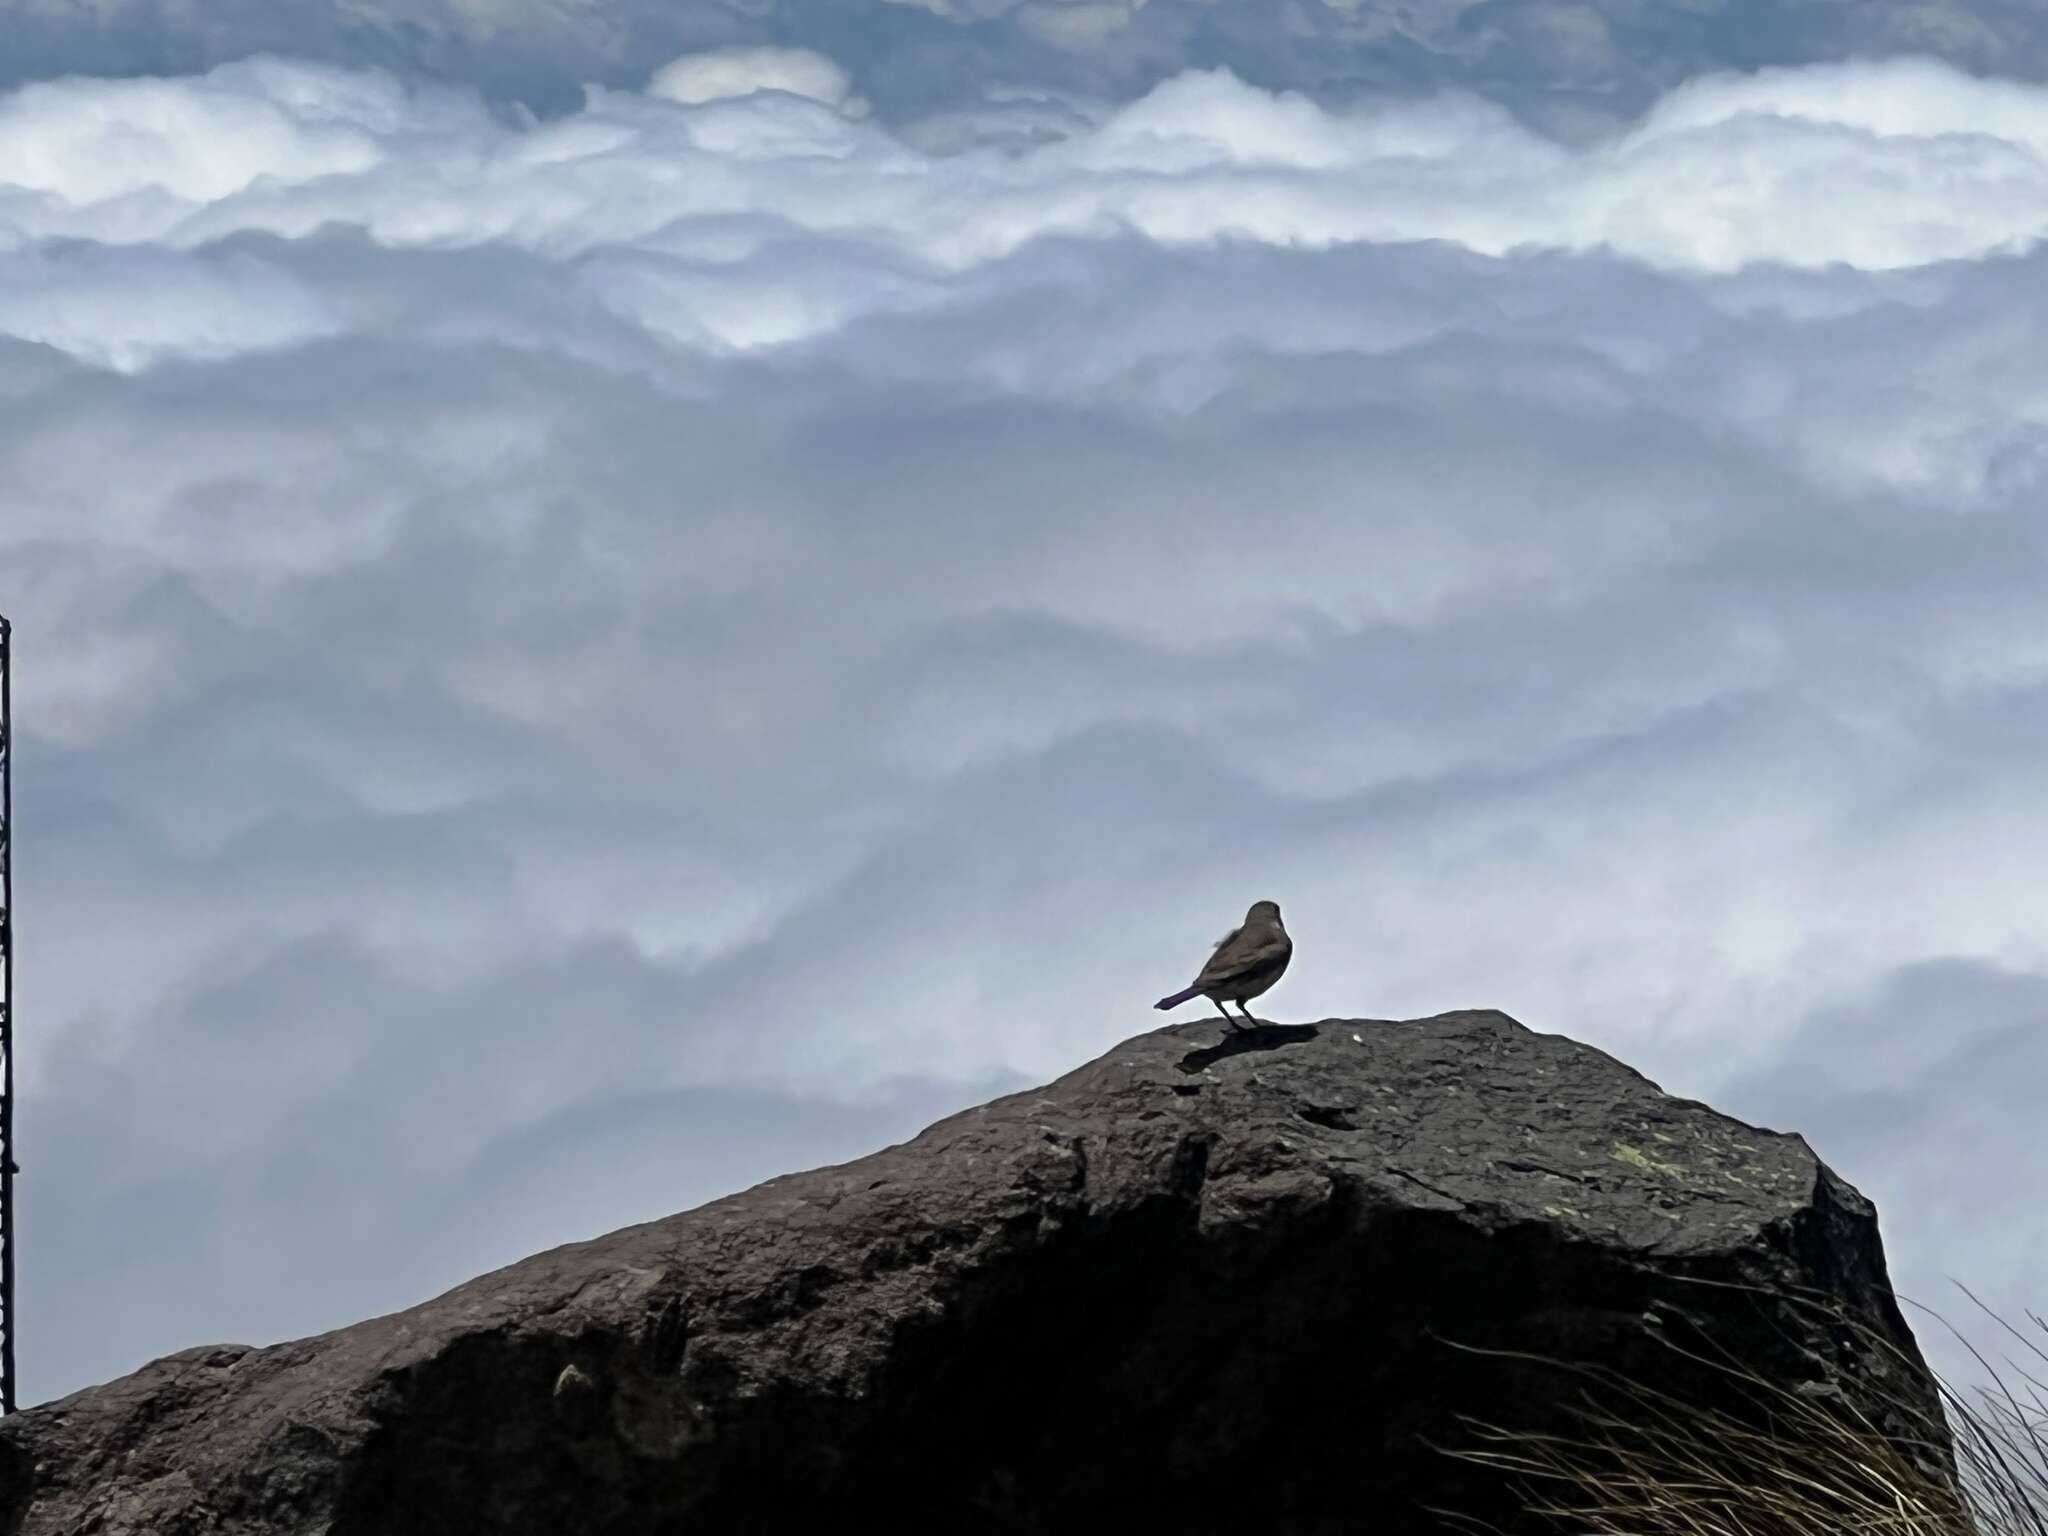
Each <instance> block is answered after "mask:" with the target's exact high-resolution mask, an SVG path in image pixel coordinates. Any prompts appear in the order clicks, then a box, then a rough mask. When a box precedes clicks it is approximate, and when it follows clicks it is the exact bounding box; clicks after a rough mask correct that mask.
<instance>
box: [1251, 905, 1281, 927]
mask: <svg viewBox="0 0 2048 1536" xmlns="http://www.w3.org/2000/svg"><path fill="white" fill-rule="evenodd" d="M1244 920H1245V921H1246V922H1247V923H1273V924H1275V925H1276V926H1277V925H1278V923H1279V921H1280V903H1279V902H1277V901H1255V902H1253V903H1252V909H1251V910H1250V911H1249V912H1247V913H1245V915H1244Z"/></svg>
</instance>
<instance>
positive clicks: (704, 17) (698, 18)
mask: <svg viewBox="0 0 2048 1536" xmlns="http://www.w3.org/2000/svg"><path fill="white" fill-rule="evenodd" d="M8 24H9V30H8V48H7V50H6V53H5V55H4V57H0V86H4V85H8V84H14V83H17V82H19V81H22V80H29V79H37V78H44V77H51V76H57V75H65V74H83V75H178V74H195V73H201V72H204V71H205V70H207V69H209V68H211V67H212V66H214V65H217V64H222V63H227V62H230V61H233V60H237V59H242V58H247V57H249V56H251V55H254V54H258V53H266V52H268V53H278V54H285V55H292V56H296V57H301V58H308V59H319V60H322V61H324V62H327V63H332V64H340V65H344V66H350V67H354V66H362V65H381V66H384V67H387V68H392V69H395V70H398V71H400V72H402V73H405V74H408V75H411V74H422V75H430V76H434V77H436V78H440V79H444V80H448V81H452V82H457V83H462V84H466V85H472V86H476V87H478V88H480V89H482V90H483V91H484V92H485V93H486V94H487V95H489V96H490V97H492V98H493V99H494V100H500V101H508V102H509V101H516V102H519V103H522V104H524V105H525V106H527V107H529V108H531V109H533V110H536V111H539V112H541V113H542V114H543V115H556V114H563V113H573V112H574V111H575V110H576V109H577V107H578V105H579V104H580V102H581V100H582V93H583V89H584V87H585V86H586V85H589V84H597V85H601V86H604V87H606V88H609V89H621V88H626V89H630V88H635V87H637V86H639V85H640V84H641V82H643V81H644V80H645V79H646V77H647V75H648V73H649V71H650V70H652V69H654V68H656V67H658V66H659V65H661V64H662V63H663V62H664V61H666V60H669V59H672V58H674V57H676V56H677V55H678V54H682V53H686V52H693V51H700V50H712V49H719V48H749V49H764V48H765V49H785V48H791V47H800V48H807V49H813V50H818V51H820V52H823V53H825V54H827V55H829V56H830V57H832V58H833V59H835V60H836V61H837V62H838V63H839V64H840V65H842V66H844V67H845V68H846V69H847V70H848V71H849V72H850V73H851V75H852V76H853V78H854V80H855V81H856V82H857V83H858V88H859V90H860V91H861V92H862V94H863V95H864V96H866V97H868V98H869V99H871V100H872V101H873V102H874V103H875V104H876V106H877V109H878V112H879V115H880V116H881V117H883V118H884V119H885V120H887V121H890V122H896V123H904V122H908V121H911V120H913V119H917V118H921V117H924V116H926V115H928V114H932V113H944V112H951V111H955V110H958V109H960V108H962V107H964V106H970V105H972V104H973V103H975V102H976V101H977V100H978V99H979V98H980V97H981V95H982V93H983V92H984V90H986V89H987V88H988V87H990V86H999V87H1002V88H1005V89H1009V90H1021V91H1030V92H1043V93H1052V94H1054V95H1062V96H1073V97H1082V98H1087V99H1088V100H1090V101H1095V102H1101V103H1116V102H1121V101H1125V100H1128V99H1130V98H1132V97H1134V96H1138V95H1142V94H1143V93H1144V92H1146V91H1147V90H1149V89H1151V88H1152V87H1154V86H1156V85H1158V84H1159V83H1161V82H1162V81H1164V80H1168V79H1171V78H1172V77H1174V76H1175V75H1178V74H1181V73H1183V72H1185V71H1187V70H1189V69H1196V68H1217V67H1222V68H1228V69H1230V70H1232V71H1233V72H1235V73H1237V74H1239V75H1241V76H1243V77H1244V78H1246V79H1248V80H1252V81H1254V82H1255V83H1257V84H1259V85H1260V86H1263V87H1265V88H1267V89H1296V90H1301V91H1305V92H1308V93H1310V94H1312V95H1315V96H1316V97H1317V98H1318V99H1321V100H1325V101H1329V102H1343V101H1353V100H1356V99H1359V98H1360V97H1373V96H1382V95H1389V94H1391V95H1396V96H1412V95H1415V94H1418V93H1428V92H1431V91H1434V90H1438V89H1442V88H1446V87H1464V88H1469V89H1473V90H1477V91H1480V92H1483V93H1485V94H1486V95H1487V96H1488V97H1489V98H1490V99H1492V100H1495V101H1497V102H1499V103H1501V104H1502V105H1504V106H1507V107H1509V108H1511V109H1512V110H1514V111H1515V112H1517V113H1518V114H1520V115H1522V116H1524V117H1526V118H1528V119H1530V120H1532V121H1537V122H1541V123H1543V124H1544V125H1545V126H1546V128H1547V129H1548V130H1551V131H1555V132H1557V133H1559V134H1562V135H1564V136H1566V137H1569V138H1572V139H1574V140H1580V139H1584V138H1585V137H1587V136H1599V135H1602V134H1604V133H1606V132H1608V131H1609V130H1611V129H1612V128H1613V127H1614V126H1615V125H1616V124H1617V123H1620V122H1623V121H1626V120H1628V119H1629V118H1631V117H1633V116H1634V115H1636V114H1638V113H1640V112H1641V111H1642V110H1643V109H1644V108H1645V107H1646V106H1648V105H1649V104H1650V103H1651V102H1653V101H1654V100H1656V99H1657V97H1658V96H1659V95H1661V94H1662V93H1663V92H1664V91H1666V90H1668V89H1670V88H1671V87H1672V86H1674V85H1677V84H1678V83H1680V82H1681V81H1684V80H1686V79H1689V78H1692V77H1694V76H1697V75H1702V74H1711V73H1715V72H1717V71H1725V70H1729V69H1745V70H1746V69H1754V68H1757V67H1759V66H1764V65H1774V64H1775V65H1788V66H1800V65H1808V64H1815V63H1823V62H1833V61H1838V60H1842V59H1846V58H1862V59H1867V58H1879V57H1887V56H1896V55H1902V54H1914V55H1924V56H1930V57H1936V58H1940V59H1942V60H1944V61H1945V62H1948V63H1950V64H1952V65H1954V66H1956V67H1957V68H1959V69H1961V70H1965V71H1969V72H1973V73H1978V74H1984V73H1991V72H1996V73H1999V74H2004V75H2011V76H2016V77H2020V78H2024V79H2031V80H2040V79H2043V78H2048V30H2044V26H2043V21H2042V18H2041V16H2040V14H2039V13H2038V11H2037V10H2036V9H2035V8H2033V7H2030V6H2024V5H2016V4H2013V3H2011V0H1859V3H1857V4H1855V5H1843V4H1839V3H1835V0H1778V3H1774V4H1772V5H1770V6H1768V7H1759V6H1756V5H1749V4H1741V3H1735V0H1714V3H1692V4H1686V5H1662V6H1644V5H1642V4H1640V3H1638V0H1486V3H1480V0H1309V3H1305V4H1301V5H1296V6H1292V7H1290V8H1288V10H1287V11H1286V13H1285V15H1284V16H1283V17H1280V18H1278V19H1276V17H1275V14H1274V12H1273V9H1272V7H1271V5H1270V4H1268V3H1266V0H687V3H681V4H678V3H674V0H575V3H542V0H491V3H488V4H479V3H473V0H354V3H351V4H349V5H347V6H334V5H330V4H323V3H314V0H209V3H208V4H206V5H204V6H199V5H194V4H191V3H189V0H90V3H84V0H13V3H12V4H11V5H10V8H9V13H8Z"/></svg>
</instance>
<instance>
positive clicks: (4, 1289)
mask: <svg viewBox="0 0 2048 1536" xmlns="http://www.w3.org/2000/svg"><path fill="white" fill-rule="evenodd" d="M14 1174H15V1167H14V626H13V625H11V624H9V623H8V622H7V620H6V619H5V618H4V617H0V1413H12V1412H14V1410H15V1409H16V1407H18V1406H19V1404H18V1403H17V1402H16V1400H15V1396H14V1335H15V1326H14V1321H15V1319H14Z"/></svg>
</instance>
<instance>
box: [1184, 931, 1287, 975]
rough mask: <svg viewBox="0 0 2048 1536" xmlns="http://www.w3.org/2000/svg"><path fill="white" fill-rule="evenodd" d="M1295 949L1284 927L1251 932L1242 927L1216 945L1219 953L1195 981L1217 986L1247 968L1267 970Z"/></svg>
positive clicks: (1212, 957) (1245, 970)
mask: <svg viewBox="0 0 2048 1536" xmlns="http://www.w3.org/2000/svg"><path fill="white" fill-rule="evenodd" d="M1292 953H1294V941H1293V940H1292V939H1290V938H1288V937H1287V934H1286V933H1285V931H1283V930H1282V929H1279V928H1267V929H1262V930H1259V931H1257V932H1253V933H1249V934H1248V933H1246V932H1245V931H1244V930H1243V929H1242V928H1240V929H1238V930H1237V932H1235V933H1233V934H1232V935H1231V936H1230V937H1229V938H1227V939H1225V940H1224V941H1223V942H1222V943H1221V944H1219V945H1218V946H1217V947H1216V953H1215V954H1213V955H1211V956H1210V957H1209V963H1208V964H1207V965H1205V966H1203V967H1202V974H1201V975H1199V976H1197V977H1196V978H1195V985H1196V986H1198V987H1199V986H1213V985H1215V984H1216V983H1218V982H1222V981H1228V980H1230V978H1231V977H1233V976H1242V975H1244V974H1245V973H1246V972H1247V971H1259V970H1264V969H1265V968H1266V967H1267V966H1269V965H1273V964H1275V963H1277V962H1278V961H1281V960H1284V959H1286V958H1287V957H1288V956H1289V955H1291V954H1292Z"/></svg>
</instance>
